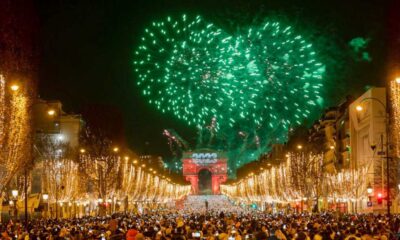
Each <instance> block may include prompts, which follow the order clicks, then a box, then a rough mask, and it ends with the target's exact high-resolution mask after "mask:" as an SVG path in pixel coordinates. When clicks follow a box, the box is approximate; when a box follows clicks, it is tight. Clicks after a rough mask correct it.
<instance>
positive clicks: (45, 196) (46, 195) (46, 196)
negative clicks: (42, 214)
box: [42, 193, 49, 218]
mask: <svg viewBox="0 0 400 240" xmlns="http://www.w3.org/2000/svg"><path fill="white" fill-rule="evenodd" d="M42 197H43V200H44V201H45V202H46V218H47V216H48V212H49V194H47V193H43V195H42Z"/></svg>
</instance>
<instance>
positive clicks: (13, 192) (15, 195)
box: [11, 190, 18, 198]
mask: <svg viewBox="0 0 400 240" xmlns="http://www.w3.org/2000/svg"><path fill="white" fill-rule="evenodd" d="M11 194H12V196H13V197H14V198H16V197H18V190H12V191H11Z"/></svg>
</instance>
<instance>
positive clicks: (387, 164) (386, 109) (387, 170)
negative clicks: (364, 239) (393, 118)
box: [356, 97, 391, 221]
mask: <svg viewBox="0 0 400 240" xmlns="http://www.w3.org/2000/svg"><path fill="white" fill-rule="evenodd" d="M367 100H371V101H376V102H377V103H379V104H380V105H381V106H382V107H383V109H384V110H385V119H386V121H385V133H386V201H387V204H386V205H387V214H388V217H389V221H390V206H391V202H390V182H389V181H390V176H389V173H390V157H389V124H390V115H389V108H388V107H387V105H385V104H384V103H383V102H382V101H381V100H379V99H378V98H374V97H366V98H364V99H362V100H361V101H360V103H359V105H357V106H356V110H357V111H358V112H361V111H363V110H364V108H363V107H362V106H361V104H362V103H363V102H364V101H367ZM381 139H382V143H381V144H382V150H383V135H382V134H381ZM382 158H385V157H384V156H382ZM382 180H383V179H382ZM371 189H372V187H371Z"/></svg>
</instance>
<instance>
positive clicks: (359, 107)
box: [356, 105, 364, 112]
mask: <svg viewBox="0 0 400 240" xmlns="http://www.w3.org/2000/svg"><path fill="white" fill-rule="evenodd" d="M363 109H364V108H363V107H362V106H361V105H357V106H356V110H357V111H358V112H361V111H362V110H363Z"/></svg>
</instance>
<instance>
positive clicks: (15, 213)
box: [10, 189, 18, 220]
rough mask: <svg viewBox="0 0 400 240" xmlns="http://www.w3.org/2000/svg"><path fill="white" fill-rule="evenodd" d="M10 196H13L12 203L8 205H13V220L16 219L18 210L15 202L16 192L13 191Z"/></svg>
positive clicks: (16, 198) (16, 199)
mask: <svg viewBox="0 0 400 240" xmlns="http://www.w3.org/2000/svg"><path fill="white" fill-rule="evenodd" d="M11 195H12V196H13V201H11V202H10V203H12V204H13V208H14V214H13V215H14V218H15V220H17V219H18V209H17V201H18V190H16V189H14V190H12V191H11Z"/></svg>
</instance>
